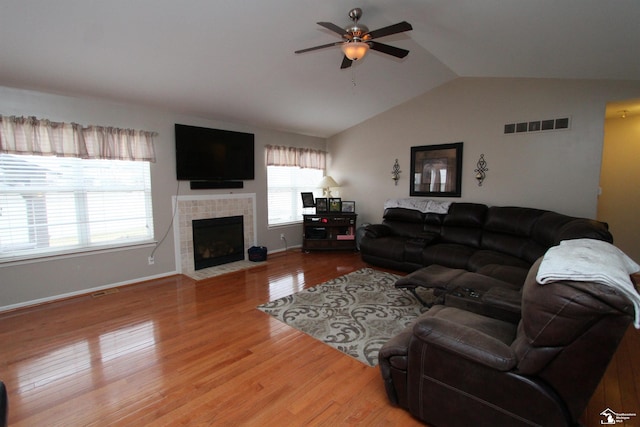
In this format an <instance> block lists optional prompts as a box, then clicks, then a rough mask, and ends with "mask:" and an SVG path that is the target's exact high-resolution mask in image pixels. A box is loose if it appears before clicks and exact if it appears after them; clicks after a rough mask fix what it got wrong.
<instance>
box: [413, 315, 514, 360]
mask: <svg viewBox="0 0 640 427" xmlns="http://www.w3.org/2000/svg"><path fill="white" fill-rule="evenodd" d="M413 335H414V337H415V338H417V339H419V340H421V341H423V342H425V343H428V344H431V345H434V346H436V347H440V348H441V349H444V350H446V351H448V352H451V353H455V354H456V355H458V356H460V357H464V358H466V359H469V360H472V361H474V362H477V363H480V364H482V365H485V366H487V367H489V368H492V369H495V370H498V371H509V370H510V369H513V368H514V367H515V366H516V363H517V359H516V355H515V353H514V351H513V350H512V349H511V347H510V346H508V345H506V344H505V343H503V342H502V341H500V340H499V339H497V338H494V337H492V336H490V335H487V334H485V333H482V332H479V331H478V330H477V329H473V328H470V327H468V326H465V325H462V324H459V323H456V322H454V321H451V320H448V319H444V318H437V317H427V318H424V319H421V320H419V321H418V322H417V323H416V325H415V326H414V328H413ZM410 357H411V356H410Z"/></svg>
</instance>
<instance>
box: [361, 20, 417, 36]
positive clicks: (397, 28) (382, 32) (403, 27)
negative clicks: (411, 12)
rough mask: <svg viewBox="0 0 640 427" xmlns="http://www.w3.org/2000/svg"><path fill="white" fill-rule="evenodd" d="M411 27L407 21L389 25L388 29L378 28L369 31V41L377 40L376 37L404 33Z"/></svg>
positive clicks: (411, 28)
mask: <svg viewBox="0 0 640 427" xmlns="http://www.w3.org/2000/svg"><path fill="white" fill-rule="evenodd" d="M411 30H413V27H412V26H411V24H409V23H408V22H407V21H402V22H399V23H397V24H393V25H389V26H388V27H384V28H379V29H377V30H373V31H369V33H368V34H369V40H372V39H377V38H378V37H384V36H390V35H391V34H397V33H402V32H404V31H411Z"/></svg>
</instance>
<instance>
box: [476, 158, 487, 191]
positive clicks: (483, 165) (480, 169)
mask: <svg viewBox="0 0 640 427" xmlns="http://www.w3.org/2000/svg"><path fill="white" fill-rule="evenodd" d="M476 167H477V169H475V170H474V172H475V173H476V179H477V180H478V187H482V181H484V179H485V178H486V177H487V173H486V172H487V171H488V170H489V169H488V168H487V162H486V161H485V160H484V154H480V158H479V159H478V163H477V164H476Z"/></svg>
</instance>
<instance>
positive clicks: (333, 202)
mask: <svg viewBox="0 0 640 427" xmlns="http://www.w3.org/2000/svg"><path fill="white" fill-rule="evenodd" d="M329 212H342V199H341V198H340V197H332V198H330V199H329Z"/></svg>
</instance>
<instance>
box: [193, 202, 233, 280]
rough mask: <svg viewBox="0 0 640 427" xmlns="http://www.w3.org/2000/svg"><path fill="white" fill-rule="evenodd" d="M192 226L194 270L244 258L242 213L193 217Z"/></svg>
mask: <svg viewBox="0 0 640 427" xmlns="http://www.w3.org/2000/svg"><path fill="white" fill-rule="evenodd" d="M192 228H193V262H194V268H195V270H201V269H203V268H208V267H213V266H216V265H221V264H227V263H230V262H234V261H241V260H243V259H244V227H243V216H242V215H236V216H228V217H223V218H208V219H197V220H196V219H194V220H193V221H192Z"/></svg>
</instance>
